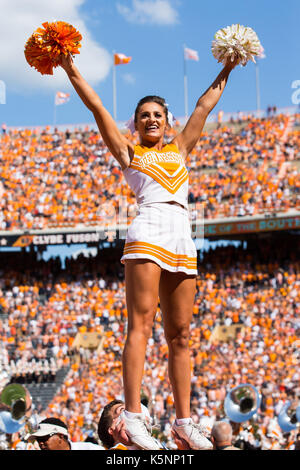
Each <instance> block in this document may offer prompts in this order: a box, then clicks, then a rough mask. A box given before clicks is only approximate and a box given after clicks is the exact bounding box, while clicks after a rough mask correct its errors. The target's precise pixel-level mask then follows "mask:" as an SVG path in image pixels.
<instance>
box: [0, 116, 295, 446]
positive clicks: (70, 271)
mask: <svg viewBox="0 0 300 470" xmlns="http://www.w3.org/2000/svg"><path fill="white" fill-rule="evenodd" d="M299 124H300V115H299V114H297V115H295V116H293V117H291V116H287V115H283V114H278V115H276V113H269V114H268V115H267V117H266V118H263V119H257V118H253V117H252V118H249V117H248V118H247V119H245V120H243V121H240V122H236V123H227V124H222V123H218V125H217V126H214V128H212V129H211V130H210V131H205V132H203V134H202V136H201V139H200V140H199V143H198V145H197V147H196V149H195V150H194V151H193V152H192V153H191V155H189V157H188V160H187V166H188V169H189V175H190V193H189V201H190V203H195V202H200V203H202V204H203V207H204V216H205V217H206V218H217V217H230V216H243V215H248V214H249V215H254V214H259V213H261V212H264V211H269V212H271V213H272V212H278V211H282V212H285V211H287V210H289V209H297V208H298V209H299V208H300V207H299V201H300V179H299V171H298V165H299V159H300V152H299V148H300V145H299V144H300V134H299V132H297V131H296V130H295V129H294V125H298V126H299ZM174 132H176V128H174V129H170V131H169V133H168V136H167V138H170V137H171V136H172V135H173V133H174ZM128 137H130V138H131V139H133V140H134V139H135V138H136V136H135V135H133V136H131V135H128ZM0 195H1V197H0V230H14V229H23V230H24V229H41V228H50V227H62V226H76V225H77V224H81V223H82V224H85V225H88V224H92V225H93V224H95V225H98V224H101V223H104V222H105V223H107V222H108V221H112V220H113V219H114V217H115V216H116V213H117V211H118V204H119V202H118V201H119V200H120V198H122V197H123V198H126V201H127V203H128V205H129V218H131V217H132V215H134V211H135V208H136V205H135V198H134V196H133V194H132V193H131V191H130V190H129V188H128V186H127V184H126V182H125V180H124V178H123V175H122V172H121V170H120V168H119V167H118V166H117V164H116V163H115V161H114V160H113V158H112V157H111V155H110V153H109V151H108V149H107V148H106V147H105V145H104V143H103V141H102V139H101V136H100V135H99V133H97V132H95V131H93V130H90V129H88V128H86V129H84V130H80V129H77V130H74V131H68V130H67V131H64V132H62V131H59V130H58V129H56V130H55V132H53V133H52V132H51V130H50V128H45V129H42V130H31V129H23V130H9V129H5V131H3V130H2V135H1V138H0ZM299 248H300V243H299V239H297V237H293V236H292V235H291V234H290V235H287V234H285V236H282V237H280V236H277V235H276V234H274V235H273V236H272V237H269V238H268V237H266V238H259V237H257V238H255V239H253V240H250V239H249V240H248V242H247V246H245V243H243V242H241V243H240V244H239V245H238V246H237V245H228V246H218V247H215V248H210V249H209V250H208V251H201V252H198V277H197V293H196V298H195V306H194V314H193V322H192V328H191V338H190V346H191V357H192V372H193V380H192V397H191V405H192V416H193V418H194V420H195V421H196V422H198V423H201V424H204V425H206V426H208V427H209V428H212V426H213V423H214V421H215V420H216V419H221V418H222V417H224V410H223V402H224V398H225V396H226V394H227V393H228V391H229V390H230V389H231V388H232V387H234V386H236V385H238V384H242V383H251V384H253V385H254V386H256V387H257V388H258V389H259V391H260V393H261V394H262V404H261V406H260V408H259V410H258V411H257V415H256V417H255V419H253V420H251V422H246V423H245V424H244V425H243V424H242V425H240V426H238V427H237V428H238V429H236V430H235V434H236V439H237V440H240V441H241V440H243V441H244V442H246V443H247V445H248V446H249V447H251V448H253V449H290V448H293V443H294V441H295V433H294V432H291V433H287V434H285V433H284V432H283V431H282V430H281V429H280V427H279V425H278V421H277V417H278V414H279V412H280V410H281V408H282V406H283V404H285V403H286V402H287V401H289V400H293V399H298V400H299V396H300V387H299V383H300V381H299V379H300V373H299V333H300V321H299V313H300V262H299V256H298V253H299ZM120 257H121V248H120V247H118V246H117V247H115V248H110V249H107V250H100V251H99V252H98V254H97V256H90V257H89V258H86V257H84V256H79V257H78V258H77V259H73V258H67V259H66V262H65V266H62V265H61V261H60V259H59V258H56V259H50V260H48V261H45V260H43V259H42V257H41V256H40V254H38V253H36V252H34V251H30V252H28V251H26V250H22V252H20V253H17V254H15V253H8V252H5V253H2V252H0V389H2V388H3V387H4V386H5V385H6V384H7V383H10V382H17V383H21V384H24V385H26V384H28V385H30V384H35V383H49V382H54V381H55V377H56V374H57V372H58V371H59V370H60V369H62V368H68V369H69V372H68V375H67V377H66V380H65V382H64V383H63V385H62V386H61V388H60V390H59V393H57V394H56V395H55V396H54V398H53V400H52V401H51V402H50V403H49V404H48V405H47V406H46V407H44V408H43V407H42V408H40V409H38V410H37V411H38V413H39V417H40V419H43V418H45V417H49V416H53V417H57V418H61V419H63V420H65V421H66V422H67V423H68V428H69V433H70V436H71V438H72V440H74V441H80V440H84V439H86V438H87V437H88V436H95V435H96V427H97V422H98V420H99V415H100V413H101V410H102V409H103V407H104V406H105V405H106V404H107V403H108V402H109V401H111V400H113V399H120V400H122V399H123V394H122V381H121V354H122V350H123V345H124V340H125V335H126V320H127V311H126V305H125V286H124V268H123V266H122V264H121V263H120V261H119V259H120ZM162 322H163V318H162V314H161V311H160V308H159V305H158V309H157V315H156V322H155V326H154V328H153V336H152V338H151V340H150V342H149V347H148V349H147V360H146V366H145V367H146V370H145V378H144V383H143V390H142V396H143V399H144V400H145V401H146V402H147V403H148V406H149V409H150V411H151V413H152V415H153V417H154V418H155V420H156V421H157V422H158V423H159V424H160V430H159V431H157V435H158V438H159V439H160V440H161V441H164V442H166V445H167V446H168V447H169V448H173V446H174V442H173V439H172V436H171V427H170V423H172V421H173V419H174V409H173V401H172V394H171V389H170V384H169V380H168V371H167V361H166V358H167V355H168V350H167V345H166V343H165V341H164V335H163V328H162ZM219 326H220V327H222V328H221V331H222V329H224V328H227V329H228V330H226V331H231V336H230V337H229V339H228V340H227V341H225V340H224V339H222V338H221V336H220V334H221V333H220V331H219V330H218V327H219ZM78 333H83V334H84V333H97V334H99V337H100V338H101V344H99V347H97V348H94V349H91V348H90V349H87V348H85V347H83V346H80V345H79V346H76V341H75V339H76V337H77V334H78ZM0 434H1V433H0ZM19 438H20V436H14V437H13V439H12V441H10V444H9V445H11V447H12V448H15V447H16V442H17V441H18V440H19Z"/></svg>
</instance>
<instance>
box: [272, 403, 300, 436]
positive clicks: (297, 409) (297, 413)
mask: <svg viewBox="0 0 300 470" xmlns="http://www.w3.org/2000/svg"><path fill="white" fill-rule="evenodd" d="M277 419H278V424H279V426H280V427H281V429H282V431H283V432H290V431H293V430H294V429H297V428H298V427H299V426H300V405H298V406H296V405H295V403H292V402H291V401H288V402H286V403H285V404H284V405H283V407H282V408H281V410H280V412H279V414H278V418H277Z"/></svg>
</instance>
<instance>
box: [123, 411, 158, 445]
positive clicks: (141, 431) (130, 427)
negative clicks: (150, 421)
mask: <svg viewBox="0 0 300 470" xmlns="http://www.w3.org/2000/svg"><path fill="white" fill-rule="evenodd" d="M122 419H123V420H124V422H125V426H126V433H127V434H128V436H129V437H130V440H131V441H132V442H133V444H135V445H136V446H137V447H139V448H140V449H144V450H160V449H161V447H160V446H159V444H158V442H157V441H156V439H154V437H152V436H151V434H150V430H149V428H148V427H147V426H146V423H145V421H144V419H143V418H142V417H140V416H136V417H135V418H133V419H130V418H128V417H127V416H126V415H125V413H124V412H123V413H122Z"/></svg>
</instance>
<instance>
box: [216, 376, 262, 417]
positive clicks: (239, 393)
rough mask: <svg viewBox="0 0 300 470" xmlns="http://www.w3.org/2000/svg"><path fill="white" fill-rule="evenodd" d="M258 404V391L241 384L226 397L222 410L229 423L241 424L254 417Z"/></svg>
mask: <svg viewBox="0 0 300 470" xmlns="http://www.w3.org/2000/svg"><path fill="white" fill-rule="evenodd" d="M260 403H261V397H260V395H259V393H258V390H257V389H256V388H255V387H254V386H253V385H251V384H241V385H238V386H237V387H234V388H233V389H232V390H230V392H229V393H228V394H227V395H226V397H225V400H224V410H225V413H226V415H227V417H228V418H229V419H230V420H231V421H233V422H234V423H242V422H244V421H248V420H249V419H250V418H252V416H254V415H255V413H256V412H257V410H258V408H259V407H260Z"/></svg>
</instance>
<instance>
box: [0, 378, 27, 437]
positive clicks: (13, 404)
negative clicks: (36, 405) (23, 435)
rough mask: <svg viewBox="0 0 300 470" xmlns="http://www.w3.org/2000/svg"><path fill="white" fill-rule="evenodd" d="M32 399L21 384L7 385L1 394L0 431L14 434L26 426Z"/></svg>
mask: <svg viewBox="0 0 300 470" xmlns="http://www.w3.org/2000/svg"><path fill="white" fill-rule="evenodd" d="M31 404H32V399H31V396H30V394H29V392H28V390H27V389H26V388H25V387H23V386H22V385H20V384H16V383H12V384H9V385H6V387H4V389H3V390H2V392H1V395H0V432H4V433H6V434H13V433H15V432H18V431H19V430H20V429H21V428H23V427H24V425H25V422H26V414H28V412H29V411H30V409H31Z"/></svg>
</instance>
